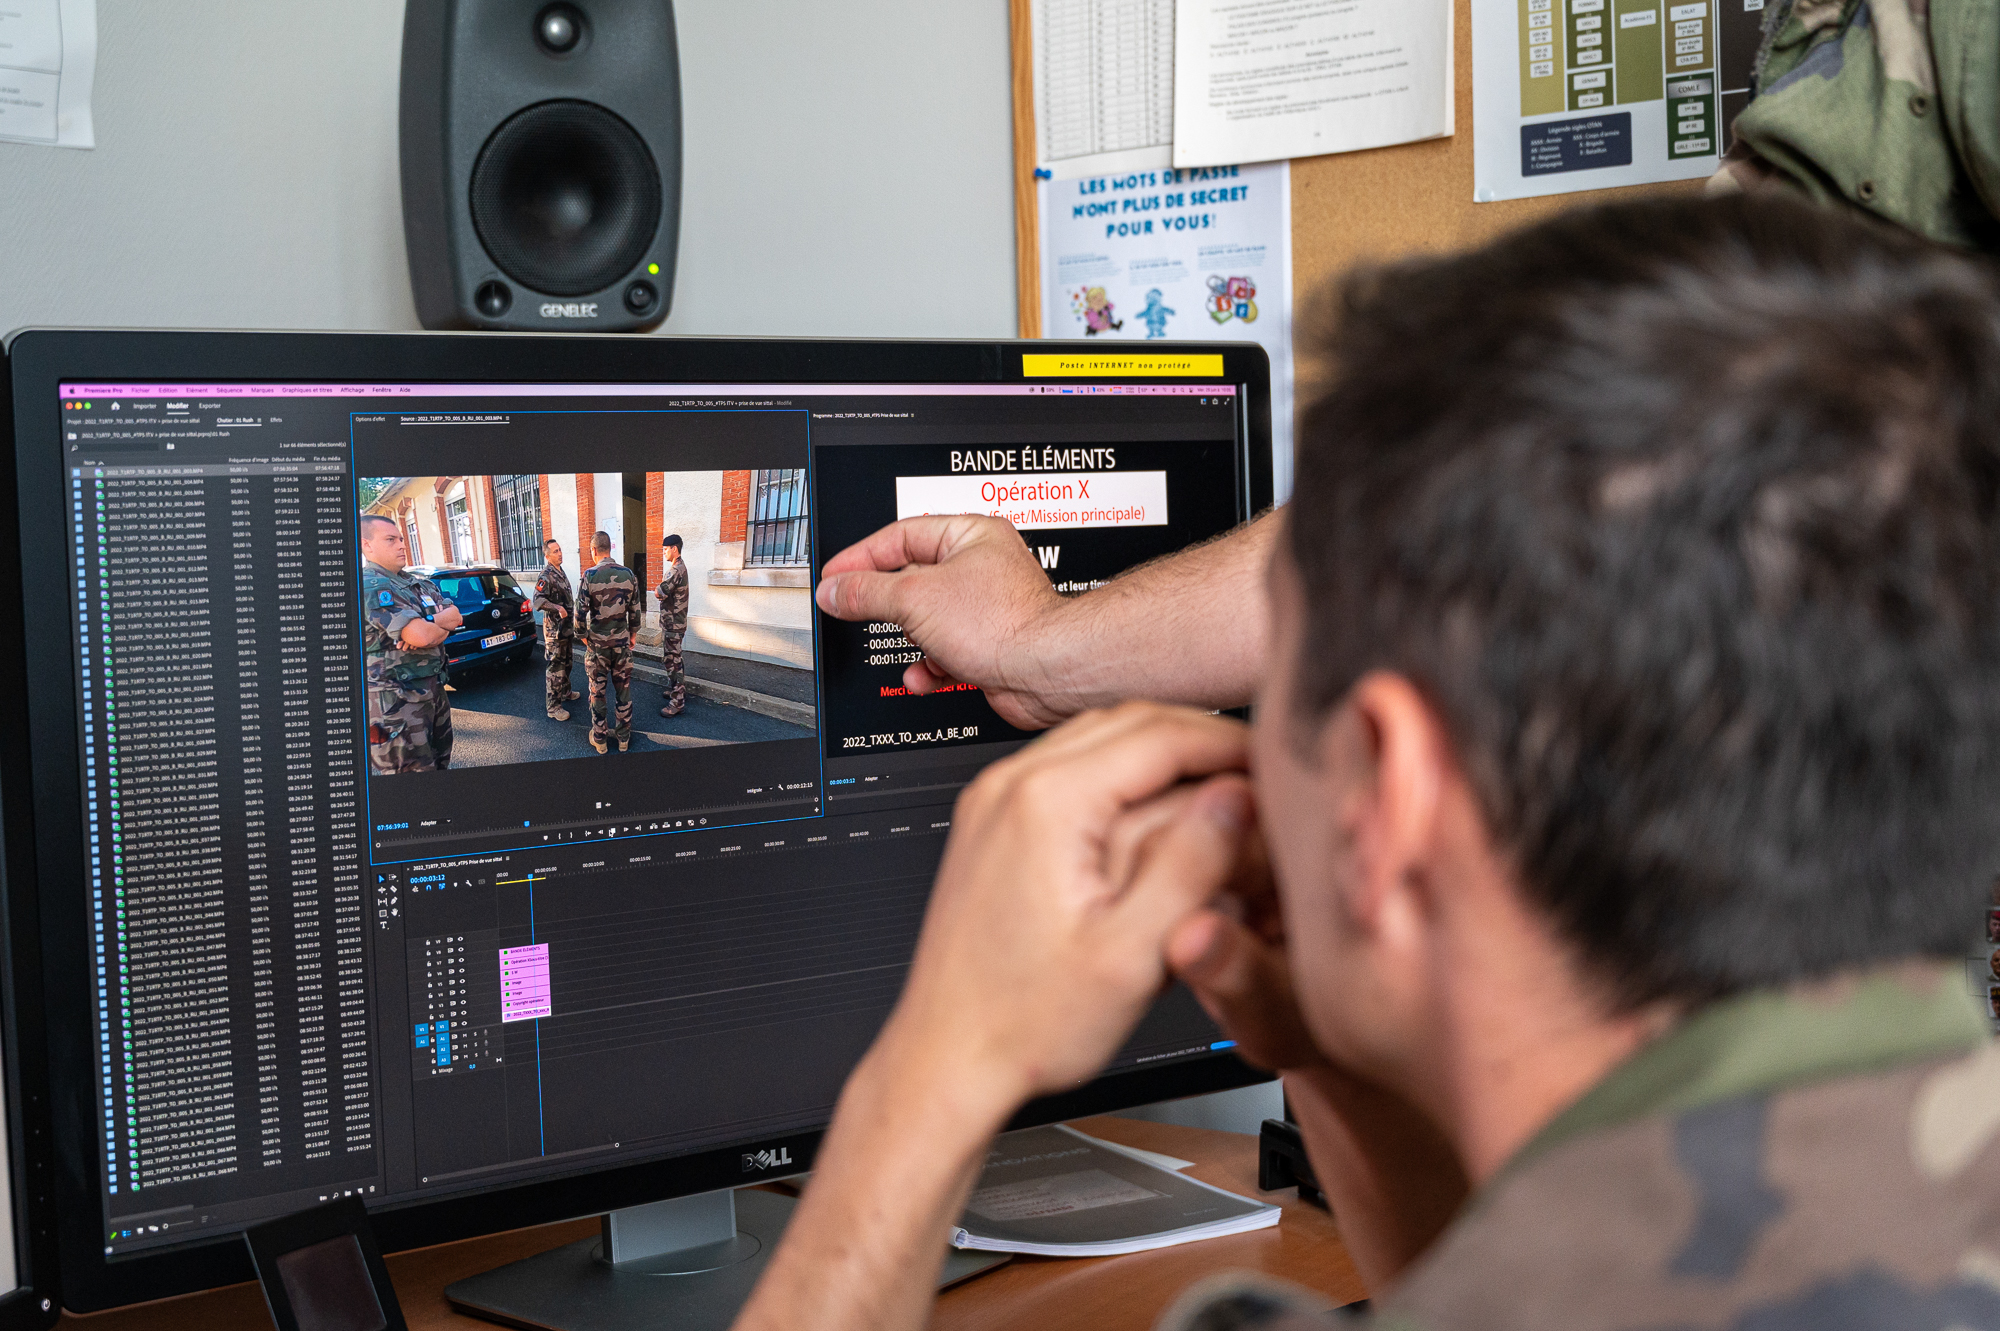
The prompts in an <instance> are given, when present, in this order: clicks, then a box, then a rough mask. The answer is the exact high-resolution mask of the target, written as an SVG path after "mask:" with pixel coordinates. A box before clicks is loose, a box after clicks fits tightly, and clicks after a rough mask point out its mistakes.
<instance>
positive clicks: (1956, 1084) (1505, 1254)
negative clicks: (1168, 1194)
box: [1163, 963, 2000, 1331]
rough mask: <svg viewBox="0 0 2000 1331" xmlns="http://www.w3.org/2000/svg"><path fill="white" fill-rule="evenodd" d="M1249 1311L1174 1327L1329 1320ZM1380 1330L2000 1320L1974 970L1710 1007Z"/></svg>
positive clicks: (1996, 1200)
mask: <svg viewBox="0 0 2000 1331" xmlns="http://www.w3.org/2000/svg"><path fill="white" fill-rule="evenodd" d="M1237 1303H1238V1306H1239V1307H1242V1306H1245V1305H1246V1304H1247V1305H1249V1306H1250V1307H1254V1308H1255V1311H1249V1309H1248V1308H1247V1307H1246V1310H1245V1312H1244V1313H1243V1314H1242V1315H1229V1314H1230V1313H1233V1312H1234V1310H1233V1309H1229V1310H1227V1311H1225V1309H1226V1305H1223V1304H1222V1303H1221V1302H1220V1301H1216V1302H1213V1303H1211V1304H1210V1306H1209V1307H1208V1308H1207V1309H1205V1310H1201V1311H1205V1312H1208V1313H1211V1314H1213V1313H1224V1314H1225V1315H1223V1316H1221V1317H1219V1318H1218V1317H1216V1316H1209V1317H1208V1319H1207V1320H1205V1321H1191V1320H1187V1319H1186V1316H1185V1312H1184V1313H1183V1320H1182V1321H1180V1322H1176V1321H1175V1320H1174V1319H1173V1318H1172V1317H1171V1316H1170V1317H1169V1318H1168V1319H1167V1320H1166V1321H1165V1322H1164V1323H1163V1325H1168V1326H1181V1325H1185V1326H1197V1325H1198V1326H1201V1327H1204V1328H1211V1329H1212V1331H1226V1329H1229V1328H1236V1329H1238V1331H1248V1329H1249V1328H1253V1327H1254V1328H1257V1329H1258V1331H1279V1328H1284V1331H1295V1329H1296V1331H1305V1329H1306V1328H1309V1327H1321V1328H1324V1327H1326V1326H1327V1325H1329V1323H1328V1322H1327V1321H1326V1320H1324V1317H1323V1315H1311V1314H1308V1313H1307V1311H1306V1309H1305V1308H1304V1307H1302V1306H1299V1305H1298V1304H1293V1305H1292V1306H1290V1307H1286V1306H1284V1305H1285V1303H1286V1301H1285V1300H1284V1299H1282V1298H1277V1299H1261V1300H1247V1301H1246V1300H1243V1299H1240V1298H1239V1299H1238V1301H1237ZM1342 1324H1345V1323H1342ZM1366 1324H1372V1325H1375V1326H1377V1327H1379V1328H1382V1329H1383V1331H1391V1329H1393V1331H1420V1329H1421V1331H1447V1328H1449V1329H1451V1331H1457V1329H1458V1328H1468V1329H1469V1328H1479V1329H1480V1331H1512V1329H1514V1328H1519V1329H1520V1331H1529V1329H1530V1328H1532V1329H1533V1331H1547V1329H1548V1328H1557V1327H1560V1328H1562V1329H1563V1331H1610V1329H1611V1328H1620V1329H1621V1331H1641V1329H1642V1328H1643V1329H1645V1331H1668V1329H1669V1328H1689V1329H1691V1328H1703V1329H1704V1331H1711V1329H1712V1331H1723V1329H1724V1328H1728V1329H1730V1331H1753V1329H1754V1331H1846V1329H1848V1328H1854V1329H1855V1331H1860V1329H1861V1328H1871V1329H1872V1328H1884V1329H1886V1328H1892V1327H1894V1328H1903V1327H1912V1328H1914V1327H1926V1328H1939V1331H1942V1329H1943V1328H1946V1327H1966V1328H1988V1327H2000V1046H1996V1045H1995V1044H1993V1043H1992V1041H1991V1040H1990V1038H1989V1035H1988V1031H1987V1027H1986V1021H1985V1019H1984V1018H1983V1017H1982V1016H1981V1015H1980V1014H1979V1012H1978V1011H1977V1009H1976V1007H1975V1006H1974V1003H1973V1001H1972V1000H1971V998H1970V997H1969V996H1968V994H1967V982H1966V975H1965V971H1964V969H1963V966H1962V964H1961V963H1955V964H1945V965H1930V964H1911V965H1908V966H1903V967H1895V968H1890V969H1885V970H1881V971H1875V972H1870V973H1868V974H1865V975H1856V976H1849V977H1846V978H1843V979H1837V980H1833V981H1828V982H1825V983H1821V984H1816V985H1811V986H1802V987H1800V988H1798V989H1794V990H1787V991H1783V992H1766V993H1757V994H1749V995H1746V996H1743V997H1740V998H1733V999H1727V1000H1724V1001H1722V1002H1719V1003H1715V1004H1712V1005H1711V1006H1709V1007H1707V1008H1704V1009H1702V1010H1701V1011H1699V1012H1697V1013H1696V1014H1695V1015H1694V1016H1692V1017H1690V1018H1688V1019H1687V1020H1686V1021H1684V1022H1683V1023H1681V1025H1680V1026H1679V1027H1677V1028H1676V1029H1675V1030H1674V1031H1672V1032H1670V1033H1669V1034H1667V1035H1665V1036H1663V1037H1661V1038H1660V1039H1659V1040H1656V1041H1655V1042H1653V1043H1652V1044H1650V1045H1648V1046H1647V1047H1646V1048H1644V1049H1642V1050H1640V1051H1639V1052H1638V1053H1637V1054H1635V1055H1634V1056H1633V1057H1632V1058H1630V1059H1628V1060H1627V1061H1626V1062H1625V1063H1624V1064H1623V1065H1621V1066H1620V1067H1618V1068H1617V1069H1615V1070H1614V1071H1613V1072H1612V1073H1611V1074H1610V1075H1609V1076H1608V1077H1606V1078H1605V1079H1604V1080H1603V1081H1602V1082H1600V1083H1598V1085H1597V1086H1596V1087H1594V1088H1593V1089H1592V1090H1590V1091H1589V1092H1587V1093H1586V1094H1585V1095H1584V1096H1583V1097H1582V1098H1581V1099H1580V1100H1578V1101H1577V1102H1576V1103H1575V1104H1574V1105H1572V1106H1571V1107H1570V1108H1569V1109H1568V1110H1566V1111H1565V1112H1564V1113H1562V1114H1561V1115H1560V1116H1558V1117H1557V1118H1556V1120H1555V1121H1554V1122H1552V1123H1551V1124H1549V1125H1548V1127H1546V1128H1544V1129H1543V1130H1542V1132H1541V1133H1540V1134H1539V1135H1537V1136H1536V1138H1535V1139H1534V1140H1533V1141H1532V1142H1530V1143H1529V1144H1528V1146H1527V1147H1526V1148H1524V1149H1523V1150H1522V1151H1521V1152H1520V1153H1519V1154H1518V1155H1517V1156H1516V1157H1515V1159H1514V1160H1513V1161H1511V1162H1510V1163H1509V1164H1508V1166H1507V1167H1506V1168H1505V1169H1503V1170H1502V1171H1501V1173H1500V1174H1499V1176H1498V1177H1497V1178H1495V1179H1494V1180H1493V1181H1492V1182H1490V1183H1489V1184H1487V1186H1486V1187H1485V1188H1483V1189H1482V1190H1481V1191H1480V1193H1479V1194H1478V1195H1477V1196H1476V1197H1474V1199H1473V1200H1472V1202H1471V1203H1470V1204H1468V1206H1467V1207H1466V1209H1465V1211H1464V1212H1463V1213H1462V1214H1461V1215H1460V1216H1459V1217H1458V1219H1457V1220H1455V1221H1454V1222H1453V1223H1452V1224H1451V1226H1450V1227H1449V1228H1448V1229H1447V1230H1446V1231H1445V1233H1444V1234H1443V1236H1442V1237H1440V1238H1439V1239H1438V1241H1437V1242H1436V1243H1435V1244H1433V1245H1432V1246H1431V1249H1430V1250H1429V1251H1428V1252H1427V1253H1425V1254H1424V1256H1423V1257H1422V1258H1421V1259H1420V1260H1419V1261H1418V1262H1417V1263H1416V1265H1415V1266H1413V1267H1412V1268H1411V1269H1410V1270H1409V1271H1408V1272H1407V1273H1405V1275H1404V1276H1403V1278H1402V1279H1401V1280H1400V1281H1399V1282H1398V1283H1397V1284H1396V1285H1395V1286H1394V1287H1392V1288H1391V1289H1389V1290H1388V1291H1386V1292H1385V1297H1383V1298H1382V1299H1381V1300H1380V1301H1379V1302H1377V1303H1376V1304H1375V1307H1374V1317H1373V1321H1372V1323H1366Z"/></svg>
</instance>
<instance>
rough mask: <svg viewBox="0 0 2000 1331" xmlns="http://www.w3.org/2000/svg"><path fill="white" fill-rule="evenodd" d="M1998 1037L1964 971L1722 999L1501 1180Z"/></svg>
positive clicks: (1537, 1141) (1525, 1153) (1939, 965)
mask: <svg viewBox="0 0 2000 1331" xmlns="http://www.w3.org/2000/svg"><path fill="white" fill-rule="evenodd" d="M1991 1038H1992V1036H1991V1032H1990V1031H1989V1029H1988V1026H1987V1023H1986V1019H1985V1018H1984V1017H1983V1016H1982V1015H1981V1014H1980V1012H1979V1009H1978V1007H1977V1006H1976V1005H1975V1003H1974V1002H1973V1001H1972V999H1971V998H1970V997H1969V995H1968V994H1967V992H1966V981H1965V963H1963V962H1924V963H1910V964H1904V965H1898V966H1890V967H1885V968H1882V969H1879V970H1871V971H1867V972H1863V973H1859V974H1851V975H1846V976H1842V977H1837V978H1835V979H1831V980H1826V981H1820V982H1817V983H1814V984H1809V985H1801V986H1797V987H1794V988H1790V989H1767V990H1760V991H1758V992H1755V993H1748V994H1741V995H1738V996H1737V997H1734V998H1725V999H1721V1000H1719V1001H1717V1002H1714V1003H1711V1004H1709V1005H1708V1006H1706V1007H1703V1008H1701V1009H1699V1010H1697V1011H1696V1012H1695V1013H1694V1014H1693V1015H1691V1016H1689V1017H1687V1018H1686V1019H1685V1020H1683V1021H1682V1022H1681V1023H1680V1024H1679V1025H1678V1026H1676V1027H1674V1029H1673V1030H1671V1031H1669V1032H1668V1033H1667V1034H1665V1035H1663V1036H1661V1037H1660V1038H1659V1039H1657V1040H1654V1041H1653V1042H1652V1043H1651V1044H1649V1045H1647V1046H1645V1047H1644V1048H1643V1049H1641V1050H1639V1052H1638V1053H1636V1054H1634V1055H1632V1056H1631V1057H1630V1058H1628V1059H1626V1060H1625V1061H1624V1062H1623V1063H1621V1064H1619V1065H1618V1066H1617V1067H1616V1068H1614V1069H1612V1071H1611V1073H1610V1075H1608V1076H1607V1077H1605V1078H1604V1080H1603V1081H1600V1082H1599V1083H1597V1085H1596V1086H1594V1087H1592V1088H1591V1089H1590V1090H1588V1091H1586V1092H1585V1093H1584V1095H1583V1098H1582V1099H1580V1100H1578V1101H1576V1103H1574V1104H1572V1105H1571V1106H1570V1107H1569V1108H1568V1109H1565V1110H1564V1111H1563V1112H1562V1113H1560V1114H1558V1115H1557V1116H1556V1117H1555V1118H1554V1119H1553V1120H1552V1121H1551V1122H1550V1123H1549V1124H1548V1125H1547V1126H1546V1127H1544V1128H1543V1129H1542V1130H1541V1131H1540V1132H1538V1133H1536V1134H1535V1136H1534V1138H1533V1140H1531V1141H1530V1142H1529V1143H1528V1144H1527V1145H1526V1146H1524V1147H1522V1148H1521V1150H1520V1151H1519V1152H1518V1153H1517V1154H1516V1155H1515V1157H1514V1158H1513V1159H1512V1160H1510V1161H1509V1162H1508V1163H1507V1166H1506V1168H1505V1169H1504V1170H1502V1171H1501V1172H1502V1174H1503V1175H1504V1174H1508V1173H1512V1172H1513V1171H1514V1170H1516V1169H1519V1168H1520V1167H1521V1166H1522V1165H1524V1164H1526V1163H1527V1162H1528V1161H1530V1160H1533V1159H1535V1158H1536V1157H1538V1156H1540V1155H1542V1154H1544V1153H1545V1152H1547V1151H1549V1150H1551V1149H1552V1148H1554V1147H1556V1146H1558V1145H1561V1144H1562V1143H1564V1142H1567V1141H1569V1140H1570V1139H1571V1138H1574V1137H1580V1136H1582V1135H1584V1134H1585V1133H1590V1132H1597V1131H1600V1130H1602V1129H1605V1128H1610V1127H1615V1126H1617V1125H1619V1124H1621V1123H1628V1122H1631V1121H1632V1120H1634V1119H1638V1118H1644V1117H1647V1116H1649V1115H1652V1114H1679V1113H1685V1112H1686V1111H1688V1110H1690V1109H1695V1108H1698V1107H1700V1106H1702V1105H1709V1104H1715V1103H1717V1102H1718V1101H1722V1100H1729V1099H1734V1098H1735V1097H1737V1096H1740V1095H1754V1094H1757V1093H1759V1092H1765V1091H1775V1090H1779V1089H1782V1088H1784V1087H1787V1086H1797V1085H1801V1084H1804V1083H1807V1082H1816V1081H1826V1080H1830V1079H1832V1078H1835V1077H1843V1076H1852V1075H1855V1074H1858V1073H1863V1072H1869V1071H1873V1070H1875V1069H1878V1068H1886V1067H1894V1066H1897V1065H1899V1064H1906V1063H1919V1062H1924V1061H1926V1060H1929V1059H1934V1058H1941V1057H1944V1056H1946V1055H1950V1054H1955V1053H1961V1052H1964V1051H1967V1050H1970V1049H1973V1048H1976V1047H1977V1046H1979V1045H1981V1044H1983V1043H1985V1042H1986V1041H1987V1040H1989V1039H1991ZM1490 1186H1491V1185H1489V1188H1490Z"/></svg>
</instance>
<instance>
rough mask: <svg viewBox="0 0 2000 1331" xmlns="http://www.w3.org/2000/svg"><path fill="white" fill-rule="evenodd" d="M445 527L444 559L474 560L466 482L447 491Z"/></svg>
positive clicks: (445, 498)
mask: <svg viewBox="0 0 2000 1331" xmlns="http://www.w3.org/2000/svg"><path fill="white" fill-rule="evenodd" d="M444 527H445V533H444V540H445V554H444V557H445V558H446V559H447V560H452V561H456V562H459V563H465V562H469V561H470V560H472V559H473V558H474V557H475V556H474V555H473V552H472V511H471V509H469V508H468V507H466V501H465V482H464V481H460V482H459V483H458V484H456V485H454V486H452V487H451V489H449V490H447V491H445V495H444Z"/></svg>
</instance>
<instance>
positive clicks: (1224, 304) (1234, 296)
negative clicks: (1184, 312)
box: [1208, 276, 1257, 324]
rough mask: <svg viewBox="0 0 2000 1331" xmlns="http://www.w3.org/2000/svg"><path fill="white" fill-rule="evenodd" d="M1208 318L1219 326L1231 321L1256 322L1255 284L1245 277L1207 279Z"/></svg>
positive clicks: (1213, 277) (1214, 277)
mask: <svg viewBox="0 0 2000 1331" xmlns="http://www.w3.org/2000/svg"><path fill="white" fill-rule="evenodd" d="M1208 317H1209V318H1211V319H1213V320H1215V321H1216V322H1217V323H1219V324H1226V323H1228V322H1229V321H1230V320H1231V319H1237V320H1240V321H1242V322H1243V323H1246V324H1248V323H1256V322H1257V284H1256V283H1255V282H1252V281H1251V280H1250V279H1249V278H1247V277H1221V276H1211V277H1210V278H1209V279H1208Z"/></svg>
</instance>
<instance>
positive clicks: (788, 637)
mask: <svg viewBox="0 0 2000 1331" xmlns="http://www.w3.org/2000/svg"><path fill="white" fill-rule="evenodd" d="M804 476H805V472H804V469H803V468H791V469H782V468H769V469H752V470H742V471H725V470H711V471H681V472H659V471H655V472H642V473H636V474H634V475H631V476H629V477H628V476H626V475H625V474H623V473H620V474H618V475H617V476H616V486H617V491H616V496H615V497H616V499H617V500H618V501H619V502H618V510H619V511H618V513H617V516H618V518H619V519H620V521H619V522H617V523H616V524H613V525H612V526H611V527H608V528H607V527H600V526H598V525H596V522H597V518H596V511H597V501H598V499H599V497H600V491H601V490H602V489H603V488H604V486H603V481H604V479H605V478H604V477H601V476H598V475H594V474H587V475H582V476H579V475H578V474H576V473H568V474H546V473H544V474H530V475H504V476H493V475H487V476H453V475H442V476H378V477H366V478H363V479H362V481H361V482H360V496H359V497H360V510H361V513H362V514H363V518H362V521H361V524H360V525H361V529H362V530H361V535H360V540H361V545H362V558H363V561H364V562H363V567H362V583H363V585H362V597H361V599H362V615H363V618H364V623H363V661H362V670H363V679H364V687H365V688H366V690H367V691H368V693H369V701H370V709H369V725H370V734H369V765H370V771H371V773H372V774H374V775H377V776H394V775H406V774H414V773H419V772H431V771H443V770H449V769H451V768H466V767H496V766H502V765H506V764H510V763H532V762H543V761H550V760H556V759H564V758H585V757H590V756H593V755H594V754H595V753H596V748H595V746H594V745H593V744H592V743H591V736H592V735H593V733H596V734H598V736H599V738H604V737H605V736H606V735H607V734H608V736H609V737H610V739H611V740H612V744H609V745H607V746H606V753H607V755H608V754H609V753H611V752H613V751H616V752H625V753H631V752H649V751H658V750H673V749H693V748H711V747H714V746H717V745H725V744H744V743H756V742H761V741H767V740H780V739H810V738H811V737H812V736H813V734H814V733H815V730H816V724H815V722H816V716H815V714H814V710H813V707H812V702H813V689H812V643H811V629H810V624H811V619H810V617H811V597H812V593H811V589H810V586H809V577H808V576H807V568H808V566H807V562H806V554H807V550H808V546H807V543H806V540H805V537H804V528H805V522H806V516H807V515H806V511H805V510H806V501H805V493H806V487H805V484H804ZM579 485H581V490H580V489H579ZM579 494H581V495H582V497H583V502H582V503H581V504H580V503H579V502H578V496H579ZM599 531H604V532H605V533H606V535H607V537H612V539H611V546H612V548H611V549H609V550H607V551H604V552H602V553H600V552H599V551H598V550H597V549H596V548H595V539H594V538H595V537H596V535H597V533H598V532H599ZM613 532H616V533H617V535H616V536H615V537H613V536H612V533H613ZM669 536H678V537H679V538H680V542H679V544H678V545H675V546H663V545H662V542H663V541H664V540H665V538H667V537H669ZM788 570H790V571H794V572H795V573H796V574H797V576H793V577H789V578H787V577H783V576H780V575H782V574H783V573H785V572H786V571H788ZM663 589H664V590H665V593H666V595H665V598H664V599H663V597H662V594H661V593H662V590H663ZM690 663H692V667H693V668H692V669H690ZM690 674H693V675H694V676H695V678H696V680H697V684H696V686H695V690H694V691H693V692H690V691H689V689H688V686H687V677H688V676H689V675H690ZM717 676H723V677H728V678H731V679H734V680H736V681H737V683H736V684H735V685H733V686H730V685H725V687H724V688H721V689H704V688H703V687H702V683H701V681H706V680H712V679H714V678H715V677H717ZM754 685H762V686H763V688H761V689H760V688H757V687H752V686H754ZM621 694H622V701H621ZM572 695H575V696H572ZM757 695H761V697H762V698H765V699H768V698H778V699H780V700H782V701H784V702H786V703H790V704H792V705H791V706H788V707H783V708H779V707H773V706H768V705H766V706H764V707H763V709H762V710H758V706H759V702H760V698H759V696H757ZM677 699H678V702H679V710H678V712H677V713H676V714H675V715H673V716H666V715H663V713H664V712H665V711H666V710H667V709H669V708H673V707H674V705H675V702H676V700H677ZM565 714H566V715H565ZM600 716H601V718H602V719H601V720H600V719H599V718H600ZM621 735H622V736H623V737H624V738H625V740H626V747H625V748H623V749H614V746H615V743H616V740H617V739H618V738H619V737H620V736H621Z"/></svg>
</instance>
